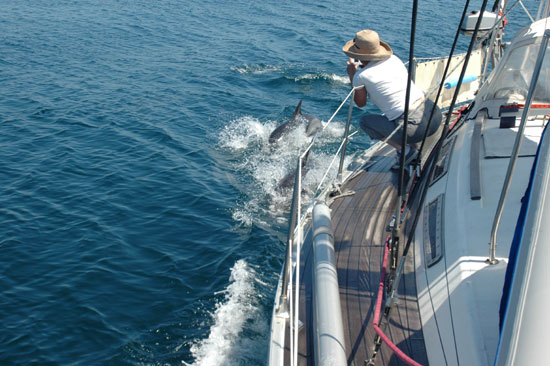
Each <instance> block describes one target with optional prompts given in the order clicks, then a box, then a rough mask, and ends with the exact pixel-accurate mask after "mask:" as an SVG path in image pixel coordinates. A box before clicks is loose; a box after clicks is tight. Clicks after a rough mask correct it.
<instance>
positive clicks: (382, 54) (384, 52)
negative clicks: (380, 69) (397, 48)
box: [342, 39, 393, 61]
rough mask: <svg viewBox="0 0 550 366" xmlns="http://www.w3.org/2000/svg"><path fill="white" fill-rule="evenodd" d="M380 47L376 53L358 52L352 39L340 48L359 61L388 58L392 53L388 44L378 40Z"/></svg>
mask: <svg viewBox="0 0 550 366" xmlns="http://www.w3.org/2000/svg"><path fill="white" fill-rule="evenodd" d="M380 46H382V47H380V48H379V49H378V52H377V53H359V52H357V51H358V49H357V48H356V47H355V42H354V40H353V39H352V40H351V41H349V42H348V43H346V45H345V46H344V47H343V48H342V51H344V53H345V54H346V55H348V56H349V57H351V58H355V59H357V60H359V61H383V60H386V59H388V58H390V56H391V55H393V51H392V49H391V47H390V45H389V44H387V43H386V42H383V41H380Z"/></svg>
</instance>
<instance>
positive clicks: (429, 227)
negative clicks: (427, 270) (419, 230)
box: [424, 194, 445, 267]
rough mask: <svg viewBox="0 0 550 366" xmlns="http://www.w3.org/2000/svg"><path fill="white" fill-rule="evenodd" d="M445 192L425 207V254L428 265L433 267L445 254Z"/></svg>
mask: <svg viewBox="0 0 550 366" xmlns="http://www.w3.org/2000/svg"><path fill="white" fill-rule="evenodd" d="M444 197H445V196H444V194H440V195H439V196H437V198H436V199H434V200H433V201H431V202H430V203H428V204H427V205H426V206H425V207H424V256H425V260H426V266H427V267H431V266H433V265H434V264H436V263H437V262H439V260H440V259H441V257H442V255H443V237H442V233H443V217H442V215H443V201H444Z"/></svg>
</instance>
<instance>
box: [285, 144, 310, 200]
mask: <svg viewBox="0 0 550 366" xmlns="http://www.w3.org/2000/svg"><path fill="white" fill-rule="evenodd" d="M310 151H311V150H310ZM308 157H309V151H308V152H307V154H306V156H304V158H303V159H302V178H303V177H304V176H305V175H306V173H307V172H308V170H309V168H308V166H307V159H308ZM297 170H298V169H293V170H292V171H291V172H290V173H288V174H287V175H285V176H284V177H283V179H281V180H280V181H279V184H278V186H277V190H279V191H280V190H287V189H290V188H292V187H294V182H295V181H296V171H297Z"/></svg>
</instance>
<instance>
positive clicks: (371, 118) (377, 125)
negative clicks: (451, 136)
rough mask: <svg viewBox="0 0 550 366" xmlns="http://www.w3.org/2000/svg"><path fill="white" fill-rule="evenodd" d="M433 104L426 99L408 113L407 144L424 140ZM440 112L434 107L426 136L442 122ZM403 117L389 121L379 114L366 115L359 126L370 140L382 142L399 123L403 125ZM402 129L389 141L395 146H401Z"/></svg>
mask: <svg viewBox="0 0 550 366" xmlns="http://www.w3.org/2000/svg"><path fill="white" fill-rule="evenodd" d="M433 106H434V102H433V101H432V100H431V99H426V101H425V102H424V103H422V104H421V105H420V106H419V107H418V108H416V109H415V110H413V111H409V118H408V123H407V144H416V143H418V142H420V141H422V139H423V138H424V133H425V132H426V127H427V126H428V119H429V118H430V114H431V113H432V108H433ZM442 119H443V117H442V115H441V110H440V109H439V107H437V106H436V108H435V111H434V114H433V117H432V122H431V123H430V129H429V132H428V136H431V135H433V134H434V133H435V132H436V131H437V129H438V128H439V126H440V125H441V122H442ZM403 120H404V115H401V116H400V117H398V118H396V119H394V120H391V121H390V120H389V119H388V118H387V117H386V116H384V115H380V114H366V115H364V116H363V117H361V122H360V126H361V129H363V131H365V132H366V133H367V134H368V135H369V136H370V137H371V138H373V139H376V140H383V139H385V138H386V137H387V136H389V135H390V134H391V133H392V132H393V130H395V129H396V128H397V126H398V125H399V124H400V123H403ZM402 134H403V127H401V128H400V129H399V130H398V131H397V132H396V133H395V134H394V135H393V136H392V138H391V139H390V141H391V142H393V143H395V144H398V145H399V144H401V141H402V139H403V135H402Z"/></svg>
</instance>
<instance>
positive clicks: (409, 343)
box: [286, 151, 427, 366]
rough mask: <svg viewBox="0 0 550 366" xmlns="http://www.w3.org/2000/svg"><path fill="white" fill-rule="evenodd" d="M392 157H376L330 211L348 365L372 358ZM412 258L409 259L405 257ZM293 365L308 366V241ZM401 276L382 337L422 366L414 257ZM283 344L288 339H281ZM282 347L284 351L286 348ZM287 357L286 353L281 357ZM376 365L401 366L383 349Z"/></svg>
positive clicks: (393, 180)
mask: <svg viewBox="0 0 550 366" xmlns="http://www.w3.org/2000/svg"><path fill="white" fill-rule="evenodd" d="M394 156H395V155H394V154H390V155H387V151H386V156H384V154H382V155H381V156H378V157H377V159H378V161H377V162H376V163H375V164H374V165H372V166H371V167H370V168H369V169H368V171H364V172H362V173H361V174H359V175H358V176H356V177H355V178H353V179H352V180H351V181H349V182H348V183H347V184H346V185H345V186H344V187H343V188H344V190H351V191H354V192H355V194H354V195H352V196H348V197H342V198H338V199H336V200H335V201H334V202H333V203H332V205H331V210H332V213H331V215H332V226H333V231H334V247H335V257H336V265H337V267H338V281H339V285H340V301H341V306H342V319H343V323H344V334H345V337H346V339H345V341H346V354H347V358H348V365H357V366H359V365H361V366H362V365H364V362H365V360H367V359H368V358H369V357H370V355H371V353H372V346H373V340H374V337H375V333H374V329H373V327H372V321H373V317H374V308H375V305H376V296H377V291H378V284H379V281H380V270H381V265H382V259H383V255H384V244H385V241H386V239H387V237H388V235H389V232H388V231H386V227H387V225H388V223H389V222H390V221H391V218H392V215H393V214H394V208H395V204H396V197H397V194H396V191H397V179H398V175H397V173H395V172H393V171H391V170H390V167H391V166H392V165H393V163H394V162H395V158H394ZM411 254H412V255H411ZM301 258H302V261H301V273H302V279H301V292H302V293H301V299H303V300H302V303H301V304H300V320H301V321H302V322H303V323H304V326H303V327H302V329H301V330H300V335H299V337H300V342H299V343H300V346H299V347H300V348H299V364H300V365H313V363H314V354H313V349H312V346H311V345H312V344H313V341H312V334H311V331H310V330H309V329H311V327H308V324H307V323H310V322H311V319H312V316H313V314H312V306H311V300H312V296H311V275H310V274H311V265H312V245H311V237H310V236H307V237H306V240H305V243H304V246H303V248H302V257H301ZM409 259H410V260H409V261H408V262H407V266H406V271H405V275H404V277H403V279H402V281H401V284H400V291H399V293H400V296H399V305H398V306H397V307H396V308H394V309H393V311H392V315H391V321H390V325H389V328H388V329H387V331H386V334H387V335H388V336H389V337H390V338H391V339H392V340H393V342H394V343H395V344H396V345H397V346H398V347H399V348H400V349H401V350H403V351H404V352H405V353H406V354H407V355H409V356H410V357H412V358H413V359H414V360H416V361H417V362H420V363H421V364H427V356H426V351H425V346H424V338H423V335H422V328H421V323H420V317H419V310H418V305H417V302H416V283H415V280H414V278H415V277H414V263H413V260H414V253H410V254H409ZM286 339H288V337H286ZM287 347H288V345H287ZM287 355H288V352H287ZM376 364H377V365H403V364H404V363H402V362H401V361H400V360H399V359H398V358H397V357H396V356H395V355H394V354H393V353H392V352H391V350H390V349H389V348H388V347H387V346H386V345H382V348H381V351H380V353H379V354H378V355H377V357H376Z"/></svg>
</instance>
